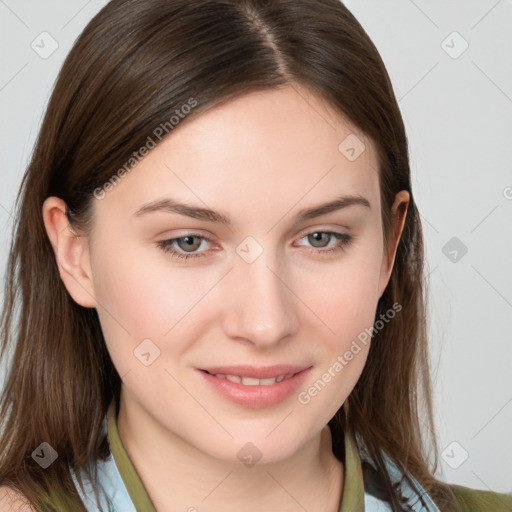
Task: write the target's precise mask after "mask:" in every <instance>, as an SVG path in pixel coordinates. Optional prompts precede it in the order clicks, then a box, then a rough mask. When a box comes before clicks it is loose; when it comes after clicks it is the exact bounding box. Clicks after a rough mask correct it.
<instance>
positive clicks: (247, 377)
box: [197, 365, 312, 409]
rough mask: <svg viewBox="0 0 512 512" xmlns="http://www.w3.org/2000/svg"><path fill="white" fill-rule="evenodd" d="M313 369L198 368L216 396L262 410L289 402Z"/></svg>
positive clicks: (283, 367) (278, 367)
mask: <svg viewBox="0 0 512 512" xmlns="http://www.w3.org/2000/svg"><path fill="white" fill-rule="evenodd" d="M311 369H312V366H309V367H308V366H296V365H295V366H292V365H276V366H272V367H260V368H256V367H252V366H223V367H220V366H219V367H215V368H207V369H206V368H203V369H197V370H198V373H199V374H200V375H201V376H202V377H203V381H204V382H206V384H207V386H209V388H210V389H211V390H213V391H215V392H216V394H217V395H218V396H220V397H222V398H224V399H227V400H229V401H230V402H232V403H235V404H237V405H241V406H243V407H247V408H253V409H260V408H264V407H270V406H272V405H276V404H278V403H280V402H283V401H284V400H286V399H288V398H289V397H290V396H291V395H292V394H293V393H294V392H296V391H297V390H298V389H299V387H300V386H301V385H303V383H304V381H305V379H306V376H307V375H308V374H309V371H310V370H311Z"/></svg>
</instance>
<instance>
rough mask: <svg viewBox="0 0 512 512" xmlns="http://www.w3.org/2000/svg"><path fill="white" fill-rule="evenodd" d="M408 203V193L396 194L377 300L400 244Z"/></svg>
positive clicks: (386, 283)
mask: <svg viewBox="0 0 512 512" xmlns="http://www.w3.org/2000/svg"><path fill="white" fill-rule="evenodd" d="M409 201H410V196H409V192H407V191H406V190H401V191H400V192H398V193H397V194H396V196H395V201H394V203H393V206H392V207H391V215H392V222H393V233H392V239H391V240H390V245H389V251H388V252H387V253H385V254H383V259H382V266H381V279H380V283H379V298H380V297H382V294H383V293H384V290H385V289H386V287H387V285H388V282H389V279H390V277H391V272H392V271H393V265H394V263H395V256H396V251H397V248H398V243H399V242H400V237H401V236H402V231H403V229H404V225H405V219H406V217H407V210H408V208H409Z"/></svg>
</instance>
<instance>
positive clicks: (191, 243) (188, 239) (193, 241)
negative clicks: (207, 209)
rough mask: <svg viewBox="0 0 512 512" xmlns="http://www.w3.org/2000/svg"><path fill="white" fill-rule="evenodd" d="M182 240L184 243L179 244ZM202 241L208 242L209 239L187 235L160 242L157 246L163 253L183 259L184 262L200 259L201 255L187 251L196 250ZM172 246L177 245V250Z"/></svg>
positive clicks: (191, 234) (192, 234) (193, 234)
mask: <svg viewBox="0 0 512 512" xmlns="http://www.w3.org/2000/svg"><path fill="white" fill-rule="evenodd" d="M182 240H183V241H184V242H183V243H182V242H181V241H182ZM198 240H199V242H198ZM203 241H209V239H208V238H206V237H205V236H202V235H197V234H195V233H188V234H187V235H185V236H181V237H178V238H169V239H168V240H162V241H160V242H158V246H159V247H160V248H161V249H162V250H163V251H164V252H167V253H170V254H171V255H172V256H173V257H176V258H183V259H185V260H186V259H188V258H199V257H201V253H195V252H189V249H190V250H191V251H194V250H197V249H198V248H199V247H200V246H201V243H202V242H203ZM174 244H177V245H178V249H176V248H175V247H174ZM181 251H184V252H181Z"/></svg>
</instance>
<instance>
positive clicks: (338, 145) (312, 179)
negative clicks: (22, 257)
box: [101, 85, 379, 217]
mask: <svg viewBox="0 0 512 512" xmlns="http://www.w3.org/2000/svg"><path fill="white" fill-rule="evenodd" d="M377 166H378V164H377V159H376V154H375V148H374V146H373V143H372V142H371V141H370V140H369V139H368V138H367V137H365V135H364V134H362V133H361V132H360V131H359V130H357V129H355V128H354V126H353V125H352V124H351V123H349V122H347V120H346V119H345V118H344V117H342V116H341V115H340V114H338V113H337V112H335V111H334V110H333V109H332V108H331V107H330V106H329V105H328V104H327V103H326V102H325V101H323V100H321V99H320V98H318V97H316V96H315V95H313V94H312V93H311V92H310V91H307V90H305V89H304V88H299V87H298V86H297V85H293V86H286V87H283V88H280V89H272V90H265V91H257V92H251V93H249V94H245V95H243V96H240V97H237V98H235V99H232V100H229V101H227V102H225V103H222V104H220V105H218V106H216V107H214V108H212V109H210V110H208V111H207V112H205V113H203V114H201V115H199V116H198V117H195V118H191V119H189V120H187V119H186V118H185V119H184V120H183V121H181V124H178V125H177V126H175V127H174V128H173V130H172V131H171V132H170V134H169V135H168V136H167V137H166V138H165V139H164V140H163V141H162V142H160V143H159V144H158V145H157V146H156V147H155V148H154V149H152V150H151V151H150V152H149V154H148V155H147V156H145V157H144V158H143V159H141V161H140V163H138V164H137V165H136V166H135V167H134V168H133V170H132V171H131V172H130V173H129V174H127V175H126V176H125V177H124V178H123V179H122V180H121V183H120V184H119V185H117V186H116V187H115V189H114V190H113V191H112V192H109V194H107V197H106V199H107V201H105V202H102V203H103V204H102V205H101V206H102V207H107V202H109V204H110V205H114V204H116V205H117V206H119V207H122V208H123V209H124V210H126V211H131V212H132V213H133V212H135V210H136V209H137V208H138V207H140V205H141V204H142V203H143V202H146V201H152V200H155V199H158V198H160V197H165V196H166V195H171V196H172V197H174V198H178V199H180V200H188V201H193V202H194V203H198V201H199V202H204V203H205V204H208V206H211V207H214V208H215V209H222V210H231V209H230V208H228V204H229V206H232V207H233V215H232V216H233V217H236V213H237V211H238V212H248V211H249V210H251V211H253V209H255V211H258V212H261V211H269V210H271V215H270V216H273V217H275V214H276V209H282V210H283V211H284V210H285V209H286V210H289V209H290V208H292V207H294V205H297V209H301V208H302V207H304V206H307V205H309V204H312V203H314V202H317V201H323V200H325V199H326V198H331V197H334V196H335V195H339V194H341V193H347V194H351V193H352V194H359V195H363V196H364V197H368V198H373V200H372V205H375V207H378V204H377V202H378V195H379V194H378V174H377ZM370 200H371V199H370ZM211 203H213V204H211ZM375 207H373V209H375ZM377 210H378V208H377Z"/></svg>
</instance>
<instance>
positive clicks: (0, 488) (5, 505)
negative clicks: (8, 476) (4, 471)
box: [0, 485, 37, 512]
mask: <svg viewBox="0 0 512 512" xmlns="http://www.w3.org/2000/svg"><path fill="white" fill-rule="evenodd" d="M0 512H37V511H36V509H35V508H34V507H32V506H31V505H30V503H29V502H28V500H27V499H26V498H25V496H24V495H23V494H21V493H20V492H18V491H15V490H14V489H12V488H11V487H8V486H7V485H0Z"/></svg>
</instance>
